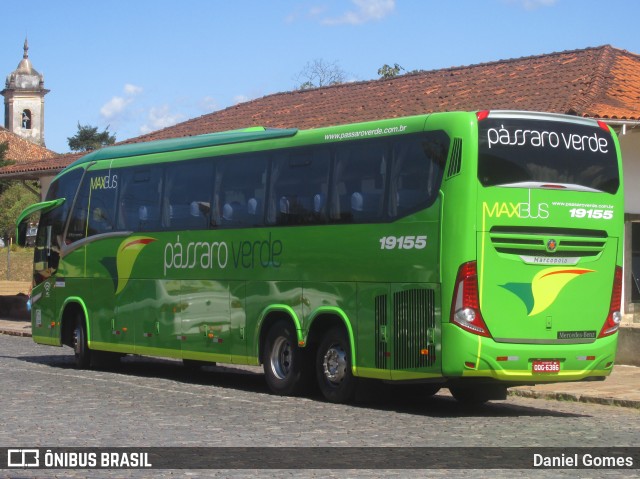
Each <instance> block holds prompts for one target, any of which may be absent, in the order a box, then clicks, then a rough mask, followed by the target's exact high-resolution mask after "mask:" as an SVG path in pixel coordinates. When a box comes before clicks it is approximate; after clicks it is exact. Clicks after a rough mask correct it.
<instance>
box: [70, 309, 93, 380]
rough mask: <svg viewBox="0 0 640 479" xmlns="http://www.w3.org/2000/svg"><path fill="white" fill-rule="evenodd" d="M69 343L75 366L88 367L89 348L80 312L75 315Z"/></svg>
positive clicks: (89, 364)
mask: <svg viewBox="0 0 640 479" xmlns="http://www.w3.org/2000/svg"><path fill="white" fill-rule="evenodd" d="M71 344H72V347H73V356H74V362H75V365H76V368H78V369H88V368H89V367H90V366H91V350H90V349H89V344H88V342H87V326H86V324H85V321H84V316H83V315H82V314H79V315H78V316H77V317H76V323H75V326H74V328H73V335H72V343H71Z"/></svg>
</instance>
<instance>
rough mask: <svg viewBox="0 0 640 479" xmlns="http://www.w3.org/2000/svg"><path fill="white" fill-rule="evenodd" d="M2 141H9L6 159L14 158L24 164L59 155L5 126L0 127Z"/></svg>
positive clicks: (0, 139)
mask: <svg viewBox="0 0 640 479" xmlns="http://www.w3.org/2000/svg"><path fill="white" fill-rule="evenodd" d="M0 143H7V144H8V145H9V148H8V150H7V154H6V159H7V160H13V161H15V162H16V164H19V165H24V164H27V163H30V162H32V161H34V160H37V159H42V158H51V157H53V156H56V155H57V153H55V152H53V151H51V150H48V149H46V148H45V147H43V146H40V145H36V144H35V143H32V142H30V141H29V140H25V139H24V138H22V137H20V136H18V135H16V134H15V133H12V132H10V131H9V130H7V129H6V128H3V127H0Z"/></svg>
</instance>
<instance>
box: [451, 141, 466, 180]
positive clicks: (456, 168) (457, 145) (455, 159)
mask: <svg viewBox="0 0 640 479" xmlns="http://www.w3.org/2000/svg"><path fill="white" fill-rule="evenodd" d="M461 166H462V139H461V138H454V139H453V146H452V147H451V161H449V169H448V170H447V178H451V177H452V176H455V175H457V174H458V173H460V168H461Z"/></svg>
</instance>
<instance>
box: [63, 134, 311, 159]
mask: <svg viewBox="0 0 640 479" xmlns="http://www.w3.org/2000/svg"><path fill="white" fill-rule="evenodd" d="M296 133H298V129H297V128H287V129H283V128H264V127H262V126H256V127H251V128H245V129H242V130H231V131H224V132H220V133H208V134H206V135H198V136H188V137H182V138H170V139H168V140H156V141H149V142H144V143H131V144H127V145H118V146H110V147H107V148H101V149H100V150H96V151H93V152H91V153H89V154H88V155H85V156H83V157H82V158H79V159H78V160H76V161H74V162H73V163H71V164H70V165H69V166H68V167H67V169H71V168H74V167H76V166H78V165H81V164H83V163H87V162H91V161H97V160H110V159H115V158H126V157H129V156H137V155H150V154H153V153H165V152H170V151H181V150H190V149H192V148H202V147H206V146H218V145H228V144H231V143H242V142H247V141H259V140H270V139H274V138H286V137H291V136H294V135H295V134H296Z"/></svg>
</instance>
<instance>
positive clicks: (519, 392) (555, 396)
mask: <svg viewBox="0 0 640 479" xmlns="http://www.w3.org/2000/svg"><path fill="white" fill-rule="evenodd" d="M508 394H509V395H510V396H519V397H524V398H531V399H552V400H556V401H573V402H581V403H589V404H601V405H603V406H619V407H629V408H633V409H640V401H636V400H633V399H615V398H611V397H598V396H589V395H581V394H575V393H566V392H563V393H559V392H552V391H533V390H531V389H509V391H508Z"/></svg>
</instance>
